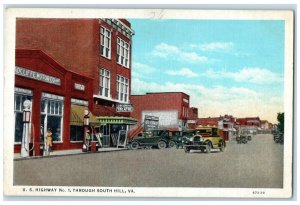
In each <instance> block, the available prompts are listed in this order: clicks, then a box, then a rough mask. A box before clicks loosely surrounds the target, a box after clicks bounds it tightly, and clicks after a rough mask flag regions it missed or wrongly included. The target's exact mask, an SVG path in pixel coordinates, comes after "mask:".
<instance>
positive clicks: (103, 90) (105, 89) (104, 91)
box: [99, 69, 110, 97]
mask: <svg viewBox="0 0 300 205" xmlns="http://www.w3.org/2000/svg"><path fill="white" fill-rule="evenodd" d="M99 95H101V96H104V97H109V96H110V72H109V71H108V70H105V69H100V88H99Z"/></svg>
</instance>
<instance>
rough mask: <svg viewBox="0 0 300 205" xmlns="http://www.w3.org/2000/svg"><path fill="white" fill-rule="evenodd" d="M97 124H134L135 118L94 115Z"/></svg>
mask: <svg viewBox="0 0 300 205" xmlns="http://www.w3.org/2000/svg"><path fill="white" fill-rule="evenodd" d="M96 120H97V124H115V125H116V124H117V125H135V124H136V123H137V120H136V119H134V118H132V117H121V116H99V117H96Z"/></svg>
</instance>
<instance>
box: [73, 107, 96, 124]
mask: <svg viewBox="0 0 300 205" xmlns="http://www.w3.org/2000/svg"><path fill="white" fill-rule="evenodd" d="M86 108H87V107H85V106H82V105H74V104H72V105H71V118H70V125H76V126H83V117H84V110H85V109H86ZM89 116H90V124H97V120H96V117H95V116H94V115H93V114H92V113H91V112H90V113H89Z"/></svg>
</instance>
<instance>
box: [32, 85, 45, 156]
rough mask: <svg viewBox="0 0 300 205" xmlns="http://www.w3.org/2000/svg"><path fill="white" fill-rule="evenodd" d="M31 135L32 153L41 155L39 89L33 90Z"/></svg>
mask: <svg viewBox="0 0 300 205" xmlns="http://www.w3.org/2000/svg"><path fill="white" fill-rule="evenodd" d="M31 124H32V135H33V145H34V155H35V156H42V155H43V152H42V151H41V150H40V142H41V141H40V137H41V91H40V90H35V91H34V95H33V107H32V123H31Z"/></svg>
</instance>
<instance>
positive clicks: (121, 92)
mask: <svg viewBox="0 0 300 205" xmlns="http://www.w3.org/2000/svg"><path fill="white" fill-rule="evenodd" d="M128 84H129V80H128V78H125V77H123V76H121V75H118V76H117V100H120V101H123V102H128V91H129V85H128Z"/></svg>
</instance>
